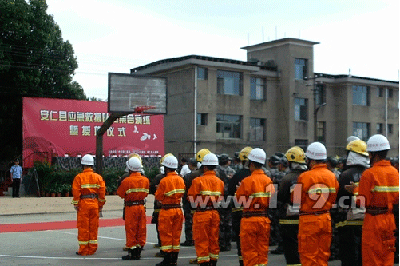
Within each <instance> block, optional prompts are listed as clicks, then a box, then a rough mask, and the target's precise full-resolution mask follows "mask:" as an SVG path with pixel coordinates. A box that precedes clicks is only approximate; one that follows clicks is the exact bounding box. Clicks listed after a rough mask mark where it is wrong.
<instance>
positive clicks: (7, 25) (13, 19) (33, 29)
mask: <svg viewBox="0 0 400 266" xmlns="http://www.w3.org/2000/svg"><path fill="white" fill-rule="evenodd" d="M46 12H47V4H46V1H45V0H30V1H29V2H27V1H25V0H0V14H1V16H0V98H1V100H0V126H1V128H2V129H3V130H1V131H0V132H1V133H0V134H1V136H0V145H1V147H2V149H3V153H0V159H4V157H5V158H7V157H8V158H10V157H14V156H16V155H19V154H21V148H22V147H21V142H22V123H21V121H22V97H51V98H66V99H81V100H84V99H86V96H85V94H84V92H83V89H82V87H81V86H80V85H79V84H78V83H77V82H76V81H72V78H73V74H74V71H75V69H77V67H78V64H77V60H76V57H75V56H74V50H73V48H72V45H71V44H70V43H69V42H68V41H64V40H63V38H62V37H61V30H60V27H59V26H58V25H57V24H56V23H55V22H54V20H53V17H52V16H51V15H49V14H47V13H46ZM4 153H5V154H4ZM2 157H3V158H2Z"/></svg>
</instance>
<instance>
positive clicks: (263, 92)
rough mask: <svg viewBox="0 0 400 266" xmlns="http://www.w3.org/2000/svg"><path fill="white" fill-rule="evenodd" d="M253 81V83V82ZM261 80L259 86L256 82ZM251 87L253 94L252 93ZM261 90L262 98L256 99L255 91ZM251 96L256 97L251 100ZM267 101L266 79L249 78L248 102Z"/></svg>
mask: <svg viewBox="0 0 400 266" xmlns="http://www.w3.org/2000/svg"><path fill="white" fill-rule="evenodd" d="M253 80H254V81H255V82H253ZM258 80H261V81H262V83H261V84H257V81H258ZM253 85H254V87H255V88H254V89H255V92H254V93H253ZM260 88H261V91H262V97H260V98H257V90H258V89H260ZM253 94H255V96H256V97H254V98H253ZM266 99H267V79H266V78H261V77H256V76H250V100H252V101H265V100H266Z"/></svg>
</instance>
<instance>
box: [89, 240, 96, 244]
mask: <svg viewBox="0 0 400 266" xmlns="http://www.w3.org/2000/svg"><path fill="white" fill-rule="evenodd" d="M89 244H97V240H89Z"/></svg>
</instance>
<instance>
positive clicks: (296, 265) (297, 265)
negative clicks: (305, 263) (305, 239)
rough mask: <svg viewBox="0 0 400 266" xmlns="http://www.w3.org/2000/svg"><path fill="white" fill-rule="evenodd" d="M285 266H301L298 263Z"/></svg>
mask: <svg viewBox="0 0 400 266" xmlns="http://www.w3.org/2000/svg"><path fill="white" fill-rule="evenodd" d="M286 265H287V266H301V264H300V263H298V264H286Z"/></svg>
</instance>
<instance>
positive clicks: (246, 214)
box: [243, 211, 267, 218]
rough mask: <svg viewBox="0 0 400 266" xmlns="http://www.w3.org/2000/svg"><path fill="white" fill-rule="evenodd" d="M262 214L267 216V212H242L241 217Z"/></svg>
mask: <svg viewBox="0 0 400 266" xmlns="http://www.w3.org/2000/svg"><path fill="white" fill-rule="evenodd" d="M255 216H262V217H267V212H245V211H244V212H243V218H249V217H255Z"/></svg>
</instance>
